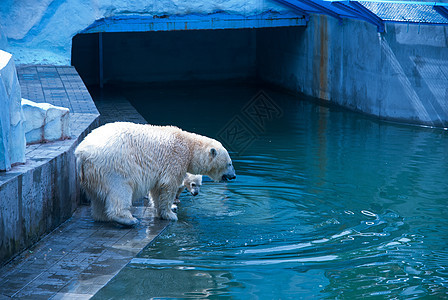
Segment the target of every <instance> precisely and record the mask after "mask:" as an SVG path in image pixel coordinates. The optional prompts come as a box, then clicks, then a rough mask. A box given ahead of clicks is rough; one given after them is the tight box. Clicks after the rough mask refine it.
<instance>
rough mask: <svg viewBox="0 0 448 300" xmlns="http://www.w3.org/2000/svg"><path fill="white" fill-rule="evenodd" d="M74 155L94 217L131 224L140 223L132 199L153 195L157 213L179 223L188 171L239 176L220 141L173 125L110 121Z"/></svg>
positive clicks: (216, 177) (220, 176) (219, 177)
mask: <svg viewBox="0 0 448 300" xmlns="http://www.w3.org/2000/svg"><path fill="white" fill-rule="evenodd" d="M75 157H76V165H77V172H78V178H79V181H80V184H81V188H82V189H83V190H84V192H85V194H86V195H87V197H88V198H89V199H90V200H91V205H92V216H93V218H94V219H95V220H99V221H114V222H117V223H119V224H122V225H126V226H133V225H135V224H137V223H138V220H137V219H136V218H135V217H134V216H132V214H131V211H130V208H131V206H132V201H133V200H136V199H140V198H142V197H144V196H146V195H147V193H148V191H149V192H150V195H151V198H152V199H153V202H154V206H155V208H156V211H157V215H158V216H159V217H160V218H162V219H168V220H177V215H176V214H175V213H174V212H173V211H172V210H171V206H172V204H173V202H174V199H175V197H176V194H177V192H178V190H179V186H180V185H181V184H182V182H183V180H184V179H185V176H186V174H187V172H188V173H191V174H204V175H207V176H209V177H210V178H211V179H213V180H214V181H221V180H224V181H226V180H232V179H234V178H235V177H236V175H235V169H234V167H233V164H232V160H231V158H230V156H229V153H228V152H227V150H226V149H225V148H224V147H223V146H222V144H221V143H220V142H218V141H216V140H214V139H211V138H208V137H205V136H201V135H198V134H195V133H191V132H187V131H183V130H181V129H179V128H177V127H174V126H153V125H142V124H134V123H129V122H115V123H108V124H105V125H103V126H101V127H98V128H97V129H95V130H93V131H92V132H91V133H90V134H88V135H87V137H86V138H85V139H84V140H83V141H82V142H81V143H80V144H79V145H78V147H77V148H76V150H75Z"/></svg>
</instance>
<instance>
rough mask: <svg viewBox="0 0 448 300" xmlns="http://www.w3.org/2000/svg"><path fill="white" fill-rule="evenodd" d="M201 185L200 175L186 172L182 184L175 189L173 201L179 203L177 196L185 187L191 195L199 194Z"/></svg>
mask: <svg viewBox="0 0 448 300" xmlns="http://www.w3.org/2000/svg"><path fill="white" fill-rule="evenodd" d="M201 185H202V175H194V174H190V173H187V175H186V176H185V179H184V181H183V182H182V185H181V186H180V187H179V189H178V190H177V194H176V198H175V199H174V203H180V201H179V196H180V194H181V193H182V192H183V191H184V190H185V188H186V189H187V190H188V191H189V192H190V193H191V194H192V195H193V196H196V195H197V194H199V190H200V188H201Z"/></svg>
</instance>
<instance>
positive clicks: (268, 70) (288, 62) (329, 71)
mask: <svg viewBox="0 0 448 300" xmlns="http://www.w3.org/2000/svg"><path fill="white" fill-rule="evenodd" d="M257 66H258V75H259V77H260V78H261V79H263V80H265V81H267V82H270V83H273V84H276V85H279V86H282V87H284V88H287V89H290V90H293V91H295V92H300V93H304V94H306V95H309V96H313V97H317V98H320V99H324V100H328V101H330V102H332V103H336V104H339V105H342V106H344V107H347V108H350V109H354V110H357V111H361V112H364V113H367V114H370V115H373V116H376V117H379V118H383V119H391V120H397V121H402V122H412V123H419V124H427V125H434V126H444V127H447V126H448V27H446V26H445V27H444V26H428V25H421V26H418V25H409V26H408V25H405V24H392V23H388V24H387V25H386V33H382V34H379V33H378V32H377V30H376V27H375V26H373V25H371V24H369V23H366V22H363V21H357V20H344V23H343V24H340V23H339V22H338V21H337V20H335V19H334V18H331V17H327V16H317V15H313V16H312V17H311V19H310V22H309V24H308V26H307V27H306V28H300V27H290V28H283V29H280V28H272V29H260V30H259V31H258V35H257Z"/></svg>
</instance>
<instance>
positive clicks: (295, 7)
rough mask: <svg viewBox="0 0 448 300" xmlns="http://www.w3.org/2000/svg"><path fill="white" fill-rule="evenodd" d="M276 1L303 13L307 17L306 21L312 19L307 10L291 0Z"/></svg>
mask: <svg viewBox="0 0 448 300" xmlns="http://www.w3.org/2000/svg"><path fill="white" fill-rule="evenodd" d="M275 2H278V3H280V4H283V5H284V6H286V7H289V8H290V9H292V10H293V11H295V12H297V13H299V14H301V15H302V16H303V17H304V18H305V21H307V22H308V21H309V20H310V15H309V14H308V13H307V12H306V11H305V10H303V9H302V8H300V7H298V6H297V5H295V4H293V3H291V2H290V1H287V0H275Z"/></svg>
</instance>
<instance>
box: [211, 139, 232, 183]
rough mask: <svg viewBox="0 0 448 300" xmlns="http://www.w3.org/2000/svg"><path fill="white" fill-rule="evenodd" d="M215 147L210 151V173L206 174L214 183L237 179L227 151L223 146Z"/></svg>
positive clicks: (219, 144)
mask: <svg viewBox="0 0 448 300" xmlns="http://www.w3.org/2000/svg"><path fill="white" fill-rule="evenodd" d="M217 144H218V145H213V146H211V147H210V149H209V150H208V158H209V160H210V163H209V172H207V173H206V175H208V176H209V177H210V178H211V179H213V180H214V181H227V180H232V179H235V178H236V174H235V169H234V168H233V164H232V160H231V159H230V155H229V153H228V152H227V150H226V149H225V148H224V147H223V146H222V145H221V143H219V142H218V143H217Z"/></svg>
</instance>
